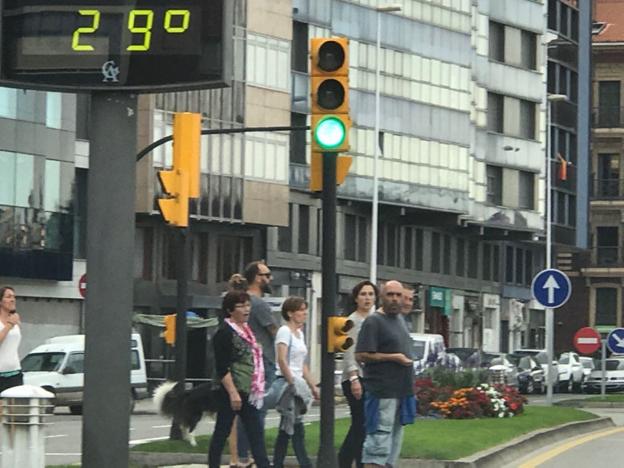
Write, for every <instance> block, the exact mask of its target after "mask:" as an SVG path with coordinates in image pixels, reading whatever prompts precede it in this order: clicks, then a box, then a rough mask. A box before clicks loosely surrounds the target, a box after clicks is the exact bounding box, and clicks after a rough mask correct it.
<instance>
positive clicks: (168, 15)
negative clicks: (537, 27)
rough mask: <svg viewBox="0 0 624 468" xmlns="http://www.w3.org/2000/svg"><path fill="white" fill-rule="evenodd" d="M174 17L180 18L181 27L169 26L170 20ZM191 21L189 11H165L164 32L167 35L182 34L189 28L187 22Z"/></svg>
mask: <svg viewBox="0 0 624 468" xmlns="http://www.w3.org/2000/svg"><path fill="white" fill-rule="evenodd" d="M174 16H181V17H182V25H180V26H171V19H172V18H173V17H174ZM190 21H191V12H190V11H189V10H167V13H165V31H167V32H168V33H173V34H176V33H183V32H184V31H186V30H187V29H188V27H189V22H190Z"/></svg>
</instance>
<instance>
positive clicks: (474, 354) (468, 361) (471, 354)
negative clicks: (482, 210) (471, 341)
mask: <svg viewBox="0 0 624 468" xmlns="http://www.w3.org/2000/svg"><path fill="white" fill-rule="evenodd" d="M446 352H447V353H448V354H454V355H455V356H457V357H458V358H459V360H460V361H461V366H462V367H463V368H464V369H478V368H480V367H481V365H482V362H483V351H481V350H480V349H478V348H446Z"/></svg>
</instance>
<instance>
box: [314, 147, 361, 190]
mask: <svg viewBox="0 0 624 468" xmlns="http://www.w3.org/2000/svg"><path fill="white" fill-rule="evenodd" d="M352 162H353V157H351V156H347V155H345V154H339V155H338V159H337V161H336V185H340V184H342V183H344V181H345V179H346V178H347V174H348V173H349V169H350V168H351V163H352ZM310 190H311V191H312V192H321V191H322V190H323V154H322V153H312V159H311V160H310Z"/></svg>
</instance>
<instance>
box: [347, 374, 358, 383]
mask: <svg viewBox="0 0 624 468" xmlns="http://www.w3.org/2000/svg"><path fill="white" fill-rule="evenodd" d="M356 380H360V376H359V375H352V376H351V377H349V382H355V381H356Z"/></svg>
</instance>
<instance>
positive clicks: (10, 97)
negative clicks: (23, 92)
mask: <svg viewBox="0 0 624 468" xmlns="http://www.w3.org/2000/svg"><path fill="white" fill-rule="evenodd" d="M0 117H5V118H7V119H15V118H16V117H17V89H14V88H2V87H0Z"/></svg>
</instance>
